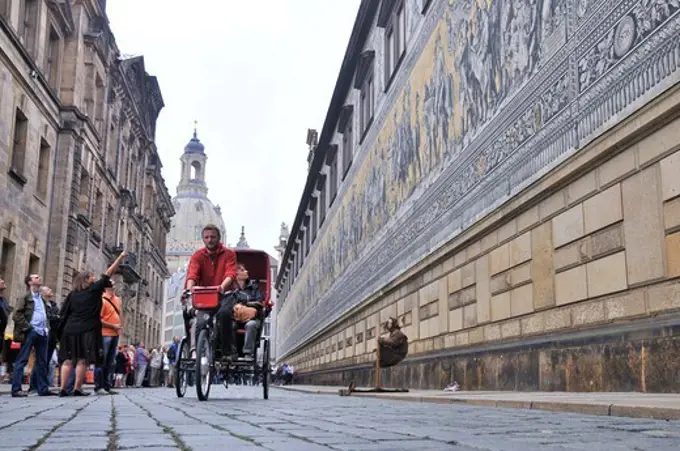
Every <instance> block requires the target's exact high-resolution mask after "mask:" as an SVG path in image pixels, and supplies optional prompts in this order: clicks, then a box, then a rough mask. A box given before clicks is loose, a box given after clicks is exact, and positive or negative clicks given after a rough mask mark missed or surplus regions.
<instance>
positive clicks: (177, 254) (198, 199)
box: [163, 127, 227, 343]
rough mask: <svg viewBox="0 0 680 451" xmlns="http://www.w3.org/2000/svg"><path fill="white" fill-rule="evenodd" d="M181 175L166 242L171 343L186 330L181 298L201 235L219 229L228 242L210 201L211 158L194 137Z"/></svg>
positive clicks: (166, 333)
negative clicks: (210, 226)
mask: <svg viewBox="0 0 680 451" xmlns="http://www.w3.org/2000/svg"><path fill="white" fill-rule="evenodd" d="M180 161H181V162H182V173H181V177H180V181H179V185H177V195H176V196H175V197H174V198H173V199H172V204H173V205H174V207H175V212H176V213H175V216H173V217H172V225H171V228H170V233H169V234H168V238H167V245H166V253H165V261H166V262H167V264H168V270H169V271H170V274H171V276H170V280H168V283H167V291H166V298H165V302H164V305H163V322H164V325H163V338H164V340H163V342H164V343H170V342H171V341H172V337H174V336H180V337H181V336H182V335H183V334H184V326H183V324H184V323H183V320H182V309H181V305H180V297H181V293H182V289H183V287H184V282H185V280H186V271H187V266H188V263H189V259H190V258H191V255H192V254H193V253H194V252H196V251H197V250H198V249H201V248H202V247H203V240H202V238H201V231H202V230H203V227H205V226H206V225H207V224H214V225H216V226H217V227H218V228H219V229H220V231H221V232H222V242H223V243H226V242H227V233H226V230H225V227H224V220H223V219H222V210H221V209H220V206H219V205H217V206H215V205H213V203H212V202H211V201H210V199H208V185H207V183H206V167H207V163H208V156H207V155H206V153H205V146H204V145H203V144H202V143H201V141H200V140H199V139H198V133H197V131H196V128H195V127H194V135H193V137H192V138H191V140H189V143H188V144H187V145H186V146H185V147H184V153H182V156H181V158H180Z"/></svg>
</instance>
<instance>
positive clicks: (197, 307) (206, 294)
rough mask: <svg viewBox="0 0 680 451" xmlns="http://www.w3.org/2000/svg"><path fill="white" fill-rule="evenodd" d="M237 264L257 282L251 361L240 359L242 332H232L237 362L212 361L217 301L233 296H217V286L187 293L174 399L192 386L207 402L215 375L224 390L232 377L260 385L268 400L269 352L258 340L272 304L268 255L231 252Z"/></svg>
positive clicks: (265, 340) (266, 342) (264, 341)
mask: <svg viewBox="0 0 680 451" xmlns="http://www.w3.org/2000/svg"><path fill="white" fill-rule="evenodd" d="M233 251H234V252H236V259H237V261H238V263H241V264H243V265H245V267H246V268H247V269H248V273H249V276H250V279H251V280H254V281H257V283H258V284H259V288H260V293H261V294H262V305H263V307H264V308H263V310H262V315H261V316H260V318H259V319H260V320H261V325H260V327H259V328H258V331H257V336H256V338H255V355H254V358H253V359H252V360H245V359H243V360H242V357H243V343H244V340H245V330H243V329H241V328H239V329H237V330H236V334H235V335H236V347H237V349H238V353H239V359H237V360H233V361H223V360H220V361H216V359H215V358H214V350H215V345H216V340H217V335H218V333H219V331H218V330H217V324H216V318H215V317H216V314H217V311H218V309H219V307H220V300H221V299H222V298H224V297H226V296H229V295H231V294H233V292H231V291H230V292H227V293H224V294H220V293H219V287H194V288H192V290H191V294H189V295H188V296H187V297H185V298H183V300H182V315H183V317H184V330H185V335H184V337H182V339H181V340H180V342H179V346H178V348H177V361H176V362H175V368H176V371H177V373H176V374H177V376H176V381H177V383H176V384H175V389H176V392H177V397H178V398H182V397H184V395H185V394H186V391H187V387H188V386H194V385H195V386H196V395H197V397H198V399H199V400H200V401H207V400H208V396H209V395H210V387H211V386H212V383H213V381H214V379H215V376H216V375H219V376H220V377H219V379H221V381H222V383H223V384H224V386H225V388H229V385H228V384H229V381H230V380H232V379H233V377H234V376H240V377H242V378H245V377H253V378H254V379H255V380H257V381H258V382H260V383H261V385H262V392H263V397H264V399H269V377H270V371H271V370H270V365H269V359H270V350H269V345H270V343H269V339H268V338H266V337H265V338H262V329H263V328H264V320H265V319H266V318H267V317H268V316H269V314H270V313H271V309H272V307H273V303H272V302H271V300H270V297H271V285H272V283H271V282H272V281H271V267H270V262H269V255H268V254H267V253H266V252H264V251H260V250H255V249H233Z"/></svg>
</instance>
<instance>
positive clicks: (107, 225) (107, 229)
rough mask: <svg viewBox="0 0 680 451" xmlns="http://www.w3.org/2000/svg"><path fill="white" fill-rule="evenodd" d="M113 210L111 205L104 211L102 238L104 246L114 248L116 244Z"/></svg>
mask: <svg viewBox="0 0 680 451" xmlns="http://www.w3.org/2000/svg"><path fill="white" fill-rule="evenodd" d="M115 217H116V214H115V210H114V209H113V207H112V206H111V205H108V207H107V209H106V218H104V236H105V237H106V238H105V240H106V241H105V242H106V244H108V245H109V246H115V245H116V244H117V243H116V226H115V222H116V221H115Z"/></svg>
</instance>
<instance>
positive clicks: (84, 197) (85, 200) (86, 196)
mask: <svg viewBox="0 0 680 451" xmlns="http://www.w3.org/2000/svg"><path fill="white" fill-rule="evenodd" d="M79 194H80V198H79V199H80V205H79V208H78V214H80V215H82V216H84V217H86V218H87V217H89V213H90V212H89V208H90V175H89V174H88V173H87V171H86V170H85V169H83V170H82V171H81V172H80V190H79Z"/></svg>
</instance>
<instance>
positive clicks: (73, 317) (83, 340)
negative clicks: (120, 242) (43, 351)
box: [59, 251, 127, 396]
mask: <svg viewBox="0 0 680 451" xmlns="http://www.w3.org/2000/svg"><path fill="white" fill-rule="evenodd" d="M126 255H127V254H126V252H124V251H123V252H122V253H121V254H120V255H119V256H118V258H117V259H116V261H114V262H113V264H112V265H111V266H110V267H109V269H107V270H106V273H104V274H103V275H102V277H101V279H99V280H97V281H95V277H94V274H93V273H92V272H91V271H85V272H80V273H78V275H76V277H75V280H74V281H73V291H71V292H70V293H69V294H68V296H67V297H66V299H65V300H64V305H63V306H62V308H61V315H60V316H61V330H60V331H59V332H60V333H59V336H60V346H59V360H60V361H62V362H63V364H62V367H61V391H60V392H59V396H68V393H67V392H66V383H67V381H68V378H69V375H70V374H71V369H72V368H73V364H74V362H75V363H76V381H75V385H74V389H73V396H88V395H89V393H84V392H83V391H82V387H83V382H84V381H85V373H86V371H87V366H88V365H91V364H93V363H94V364H101V363H102V358H103V340H102V322H101V311H102V295H103V294H104V289H105V288H106V287H107V286H110V285H111V280H110V278H111V276H112V275H113V273H114V272H115V271H116V268H118V265H119V264H120V262H121V261H123V258H125V256H126Z"/></svg>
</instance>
